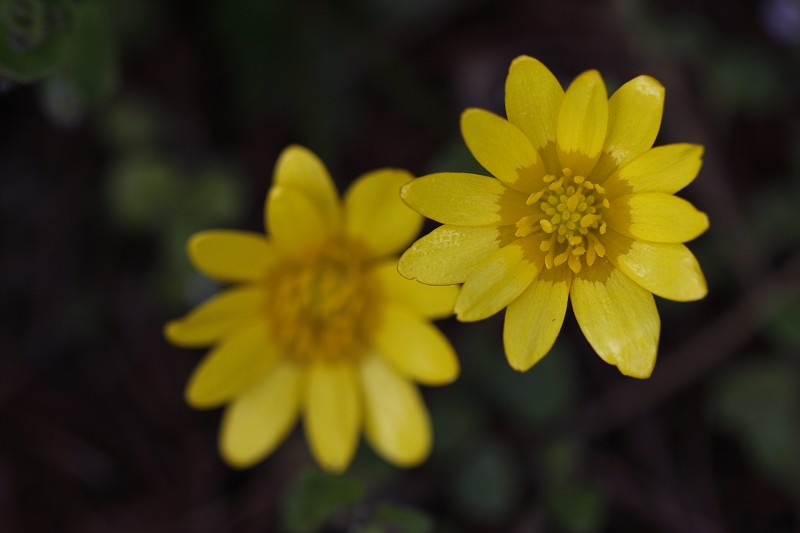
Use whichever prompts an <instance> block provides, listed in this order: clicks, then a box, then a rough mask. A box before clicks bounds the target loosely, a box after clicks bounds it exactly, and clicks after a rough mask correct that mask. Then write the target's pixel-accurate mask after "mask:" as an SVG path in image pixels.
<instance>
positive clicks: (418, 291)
mask: <svg viewBox="0 0 800 533" xmlns="http://www.w3.org/2000/svg"><path fill="white" fill-rule="evenodd" d="M372 274H373V275H374V276H375V277H376V278H377V279H378V282H379V283H380V286H381V291H382V292H383V294H384V295H385V296H386V299H387V301H389V302H392V303H394V304H399V305H403V306H405V307H407V308H408V309H409V310H411V311H413V312H415V313H418V314H420V315H422V316H424V317H426V318H432V319H435V318H445V317H448V316H450V315H452V314H453V305H455V301H456V297H457V296H458V286H457V285H445V286H438V287H437V286H433V285H425V284H423V283H420V282H418V281H414V280H410V279H406V278H404V277H403V276H401V275H400V273H399V272H398V271H397V261H396V260H395V259H389V260H386V261H383V262H381V263H379V264H378V265H376V266H375V268H374V269H373V271H372Z"/></svg>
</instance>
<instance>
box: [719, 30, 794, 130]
mask: <svg viewBox="0 0 800 533" xmlns="http://www.w3.org/2000/svg"><path fill="white" fill-rule="evenodd" d="M709 67H710V68H709V70H708V71H707V75H708V83H707V85H706V87H707V88H708V91H709V100H711V101H713V102H716V103H717V104H719V105H720V106H722V107H723V108H724V109H729V110H732V111H740V112H744V113H747V114H749V115H752V116H755V117H760V116H763V115H765V114H768V113H771V112H773V111H775V110H776V109H779V108H780V107H781V106H782V105H783V103H784V102H785V101H786V97H787V87H788V85H787V80H786V79H785V77H784V72H785V68H784V67H783V66H782V65H781V64H779V63H778V62H777V61H776V58H775V56H774V55H773V54H771V53H770V52H769V51H768V50H763V49H761V48H760V47H759V46H757V45H755V44H753V43H742V42H736V43H735V44H733V45H731V46H730V47H729V48H728V49H726V50H725V51H724V52H723V53H721V54H719V56H718V57H716V58H715V59H714V61H711V62H709Z"/></svg>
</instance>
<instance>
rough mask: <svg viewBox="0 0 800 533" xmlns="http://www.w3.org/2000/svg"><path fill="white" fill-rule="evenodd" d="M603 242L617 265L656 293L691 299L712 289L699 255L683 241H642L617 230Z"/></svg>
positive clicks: (668, 297)
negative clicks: (698, 257) (699, 262)
mask: <svg viewBox="0 0 800 533" xmlns="http://www.w3.org/2000/svg"><path fill="white" fill-rule="evenodd" d="M603 244H604V245H605V247H606V257H608V259H609V260H610V261H611V262H612V263H613V264H614V266H616V267H617V268H618V269H619V270H620V271H621V272H622V273H623V274H625V275H626V276H628V277H629V278H631V279H632V280H633V281H635V282H636V283H638V284H639V285H641V286H642V287H644V288H645V289H647V290H648V291H650V292H652V293H653V294H655V295H656V296H660V297H662V298H667V299H668V300H675V301H678V302H689V301H692V300H699V299H700V298H703V297H705V295H706V293H707V292H708V288H707V287H706V280H705V278H704V277H703V271H702V270H700V265H699V264H698V263H697V259H695V257H694V255H693V254H692V252H690V251H689V249H688V248H687V247H686V246H684V245H683V244H677V243H655V242H647V241H638V240H635V239H629V238H628V237H625V236H624V235H620V234H619V233H617V232H616V231H613V230H612V231H609V232H608V233H606V234H605V235H604V236H603Z"/></svg>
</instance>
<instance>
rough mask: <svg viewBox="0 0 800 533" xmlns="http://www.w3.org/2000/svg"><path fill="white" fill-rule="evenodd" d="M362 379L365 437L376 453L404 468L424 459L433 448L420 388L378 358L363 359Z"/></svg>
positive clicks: (429, 425)
mask: <svg viewBox="0 0 800 533" xmlns="http://www.w3.org/2000/svg"><path fill="white" fill-rule="evenodd" d="M360 377H361V385H362V387H363V390H364V408H365V434H366V437H367V439H368V440H369V443H370V444H371V445H372V447H373V448H374V449H375V451H377V452H378V453H379V454H380V455H381V456H383V457H384V458H385V459H386V460H388V461H389V462H391V463H393V464H395V465H397V466H402V467H407V466H414V465H416V464H419V463H420V462H422V461H423V460H425V458H426V457H427V456H428V454H429V453H430V449H431V423H430V419H429V417H428V411H427V409H426V408H425V404H424V403H423V401H422V396H421V395H420V393H419V390H417V387H416V386H415V385H413V384H412V383H410V382H409V381H408V380H406V379H404V378H402V377H400V375H398V374H397V373H396V372H395V371H394V370H393V369H392V368H391V367H390V366H389V365H388V364H387V363H385V362H384V361H383V360H382V359H381V358H379V357H367V358H366V359H364V361H363V362H362V363H361V366H360Z"/></svg>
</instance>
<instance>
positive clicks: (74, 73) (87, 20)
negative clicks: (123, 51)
mask: <svg viewBox="0 0 800 533" xmlns="http://www.w3.org/2000/svg"><path fill="white" fill-rule="evenodd" d="M74 18H75V23H74V28H73V31H72V32H71V34H70V38H69V40H68V41H66V42H65V43H64V53H63V58H62V61H61V64H60V65H59V67H58V69H57V70H56V71H55V72H54V73H53V75H52V76H51V77H50V78H48V79H46V80H45V81H44V89H43V91H42V100H43V105H44V107H45V109H46V110H47V111H48V112H49V114H50V116H51V117H52V118H53V119H54V120H55V121H56V122H57V123H60V124H66V125H69V124H73V123H75V122H76V121H78V120H79V119H80V118H81V117H82V116H83V115H84V114H85V113H86V111H87V110H90V109H93V108H96V107H97V106H99V105H101V104H103V103H105V102H106V100H107V99H108V98H109V97H110V96H111V94H112V93H113V91H114V89H115V88H116V86H117V82H118V72H117V70H118V64H117V43H116V34H115V32H114V29H113V27H112V25H111V19H110V17H109V14H108V10H107V8H106V5H105V3H103V2H100V1H99V0H85V1H83V2H81V3H79V4H76V7H75V9H74Z"/></svg>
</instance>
